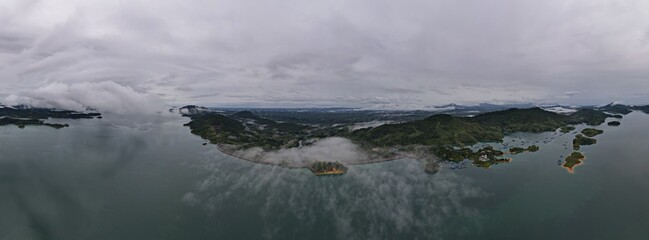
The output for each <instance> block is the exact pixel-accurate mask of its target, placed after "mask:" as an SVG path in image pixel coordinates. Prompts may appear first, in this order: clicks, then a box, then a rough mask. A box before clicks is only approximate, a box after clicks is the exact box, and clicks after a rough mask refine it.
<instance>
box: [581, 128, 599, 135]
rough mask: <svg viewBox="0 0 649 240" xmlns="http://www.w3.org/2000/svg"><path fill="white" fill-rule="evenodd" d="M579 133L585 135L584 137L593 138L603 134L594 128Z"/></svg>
mask: <svg viewBox="0 0 649 240" xmlns="http://www.w3.org/2000/svg"><path fill="white" fill-rule="evenodd" d="M581 133H582V134H584V135H586V137H594V136H597V135H600V134H602V133H604V130H599V129H595V128H585V129H584V130H581Z"/></svg>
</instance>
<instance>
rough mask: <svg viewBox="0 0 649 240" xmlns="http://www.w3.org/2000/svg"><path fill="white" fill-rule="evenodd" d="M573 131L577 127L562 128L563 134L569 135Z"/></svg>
mask: <svg viewBox="0 0 649 240" xmlns="http://www.w3.org/2000/svg"><path fill="white" fill-rule="evenodd" d="M573 130H575V127H573V126H563V127H561V130H560V131H561V132H562V133H569V132H570V131H573Z"/></svg>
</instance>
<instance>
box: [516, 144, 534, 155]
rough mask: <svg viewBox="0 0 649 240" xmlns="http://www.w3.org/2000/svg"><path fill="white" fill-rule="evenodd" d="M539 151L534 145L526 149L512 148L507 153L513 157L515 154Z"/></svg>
mask: <svg viewBox="0 0 649 240" xmlns="http://www.w3.org/2000/svg"><path fill="white" fill-rule="evenodd" d="M539 149H540V148H539V146H536V145H530V146H529V147H527V148H522V147H513V148H510V149H509V153H511V154H513V155H516V154H519V153H523V152H536V151H538V150H539Z"/></svg>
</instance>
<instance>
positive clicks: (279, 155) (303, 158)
mask: <svg viewBox="0 0 649 240" xmlns="http://www.w3.org/2000/svg"><path fill="white" fill-rule="evenodd" d="M234 155H236V156H240V157H243V158H246V159H257V160H260V161H263V162H269V163H281V162H288V163H291V165H292V166H304V165H306V164H308V163H310V162H314V161H330V162H335V161H337V162H342V163H355V162H359V161H360V160H365V159H367V158H368V156H367V153H366V152H365V151H363V150H362V149H361V148H360V147H359V146H357V145H356V144H354V143H353V142H352V141H350V140H349V139H346V138H341V137H329V138H325V139H321V140H318V141H317V142H315V143H313V144H312V145H308V146H303V147H293V148H282V149H279V150H275V151H264V150H263V149H262V148H259V147H255V148H250V149H245V150H238V151H235V152H234Z"/></svg>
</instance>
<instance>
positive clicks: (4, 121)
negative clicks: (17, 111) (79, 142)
mask: <svg viewBox="0 0 649 240" xmlns="http://www.w3.org/2000/svg"><path fill="white" fill-rule="evenodd" d="M7 125H16V126H18V128H25V126H47V127H52V128H56V129H60V128H64V127H69V126H70V125H68V124H59V123H46V122H45V121H43V120H38V119H17V118H10V117H3V118H0V126H7Z"/></svg>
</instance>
